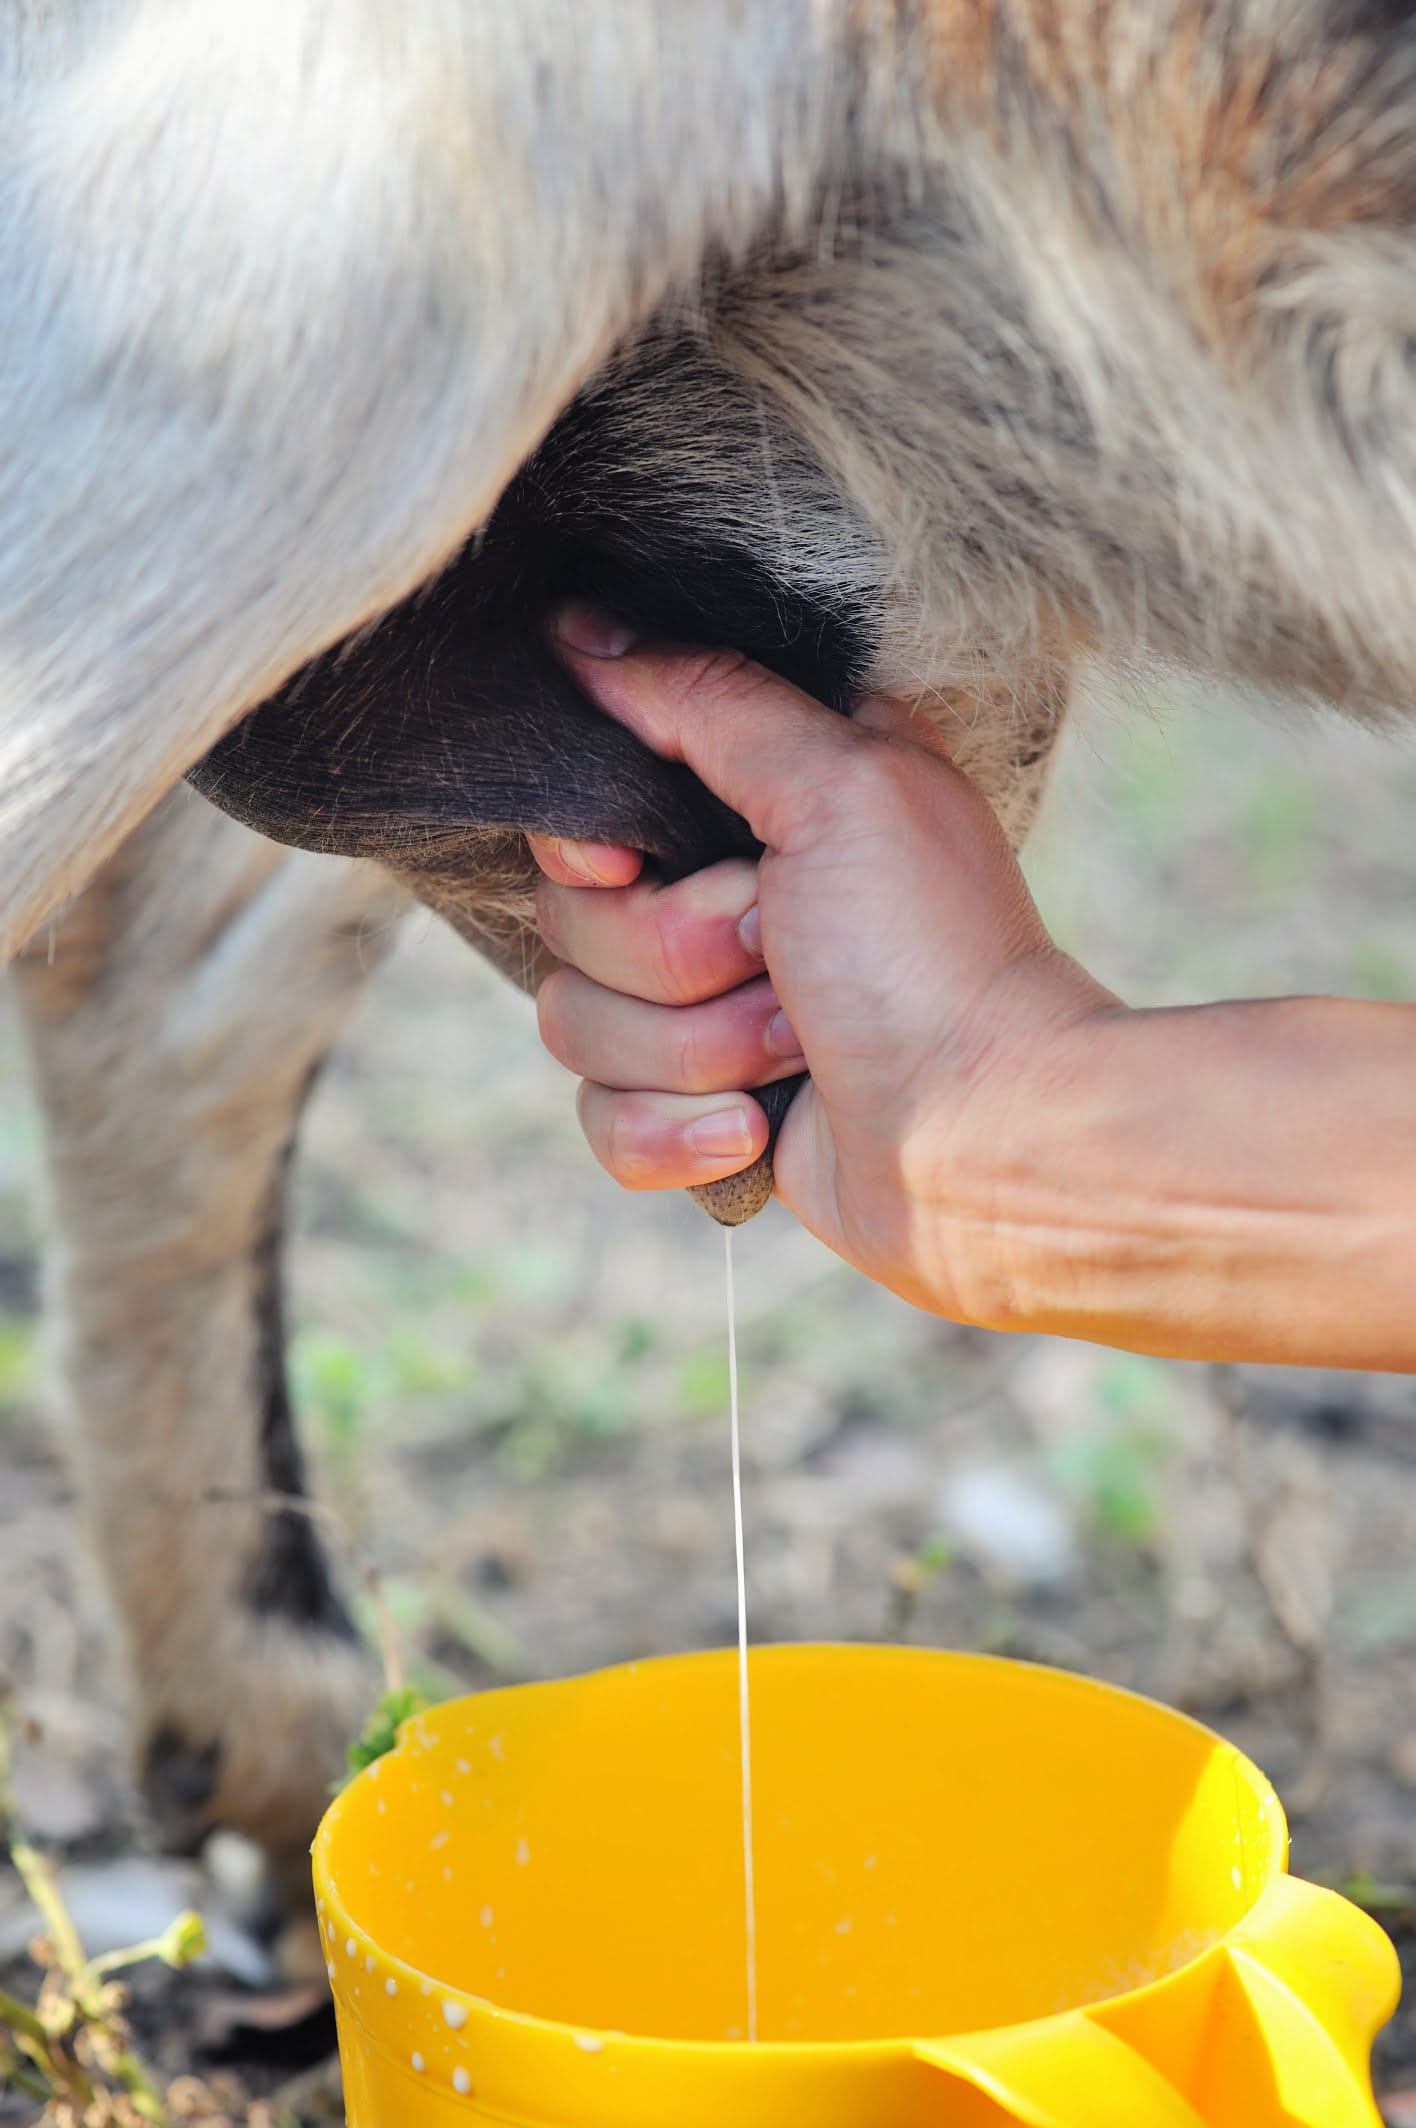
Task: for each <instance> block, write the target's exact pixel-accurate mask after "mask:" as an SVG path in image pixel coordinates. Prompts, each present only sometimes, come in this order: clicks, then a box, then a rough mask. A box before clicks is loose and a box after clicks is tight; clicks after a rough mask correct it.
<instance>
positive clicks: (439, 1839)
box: [428, 1827, 448, 1852]
mask: <svg viewBox="0 0 1416 2128" xmlns="http://www.w3.org/2000/svg"><path fill="white" fill-rule="evenodd" d="M447 1837H448V1836H447V1830H446V1827H444V1829H443V1830H442V1831H441V1832H435V1833H434V1834H433V1837H432V1839H431V1840H429V1842H428V1845H429V1847H431V1848H432V1849H433V1850H434V1852H436V1850H437V1849H438V1848H439V1847H446V1846H447Z"/></svg>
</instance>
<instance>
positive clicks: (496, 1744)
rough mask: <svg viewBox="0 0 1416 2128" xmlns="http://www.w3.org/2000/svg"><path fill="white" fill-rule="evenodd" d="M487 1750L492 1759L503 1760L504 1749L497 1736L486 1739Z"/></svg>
mask: <svg viewBox="0 0 1416 2128" xmlns="http://www.w3.org/2000/svg"><path fill="white" fill-rule="evenodd" d="M487 1749H488V1751H490V1752H491V1754H492V1757H493V1758H494V1759H500V1758H505V1756H506V1747H505V1745H504V1744H503V1743H502V1740H501V1738H500V1737H499V1736H489V1737H488V1738H487Z"/></svg>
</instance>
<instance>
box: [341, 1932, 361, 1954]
mask: <svg viewBox="0 0 1416 2128" xmlns="http://www.w3.org/2000/svg"><path fill="white" fill-rule="evenodd" d="M358 1949H359V1946H358V1944H357V1943H356V1942H355V1941H354V1938H353V1937H352V1936H351V1937H350V1938H349V1941H348V1942H347V1943H346V1944H345V1946H344V1955H345V1957H346V1958H353V1957H354V1956H355V1954H356V1953H357V1951H358Z"/></svg>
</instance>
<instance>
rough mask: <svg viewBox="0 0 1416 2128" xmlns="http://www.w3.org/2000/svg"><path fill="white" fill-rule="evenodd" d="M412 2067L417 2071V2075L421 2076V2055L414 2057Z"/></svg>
mask: <svg viewBox="0 0 1416 2128" xmlns="http://www.w3.org/2000/svg"><path fill="white" fill-rule="evenodd" d="M413 2066H414V2068H415V2069H416V2070H417V2072H418V2074H419V2075H420V2076H421V2075H422V2073H423V2057H422V2055H421V2054H415V2055H414V2057H413Z"/></svg>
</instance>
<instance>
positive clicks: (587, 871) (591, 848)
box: [551, 842, 615, 887]
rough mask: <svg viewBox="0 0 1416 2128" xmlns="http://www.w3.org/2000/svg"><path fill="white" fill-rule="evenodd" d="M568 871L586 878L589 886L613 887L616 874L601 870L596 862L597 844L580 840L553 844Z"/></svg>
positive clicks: (582, 878) (577, 876) (579, 877)
mask: <svg viewBox="0 0 1416 2128" xmlns="http://www.w3.org/2000/svg"><path fill="white" fill-rule="evenodd" d="M551 847H552V849H553V850H554V851H555V853H556V855H557V857H559V859H560V861H561V863H562V864H563V865H564V866H565V868H566V870H567V872H573V873H574V874H575V877H576V878H577V879H581V880H584V882H585V884H586V886H587V887H612V886H613V885H614V883H615V877H614V874H613V873H612V872H610V871H608V870H603V871H602V870H601V869H600V868H599V867H598V866H597V865H596V862H595V847H596V846H595V844H594V843H580V842H554V843H552V845H551Z"/></svg>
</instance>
